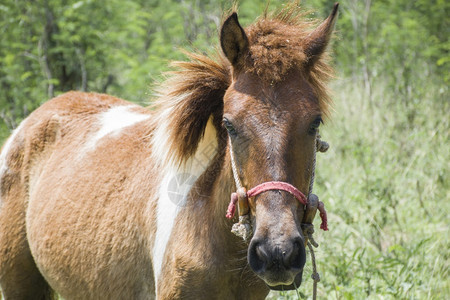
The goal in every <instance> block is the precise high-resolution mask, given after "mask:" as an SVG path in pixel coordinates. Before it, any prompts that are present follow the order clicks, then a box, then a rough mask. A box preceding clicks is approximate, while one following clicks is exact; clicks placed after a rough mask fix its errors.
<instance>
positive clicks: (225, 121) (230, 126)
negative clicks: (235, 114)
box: [222, 118, 236, 135]
mask: <svg viewBox="0 0 450 300" xmlns="http://www.w3.org/2000/svg"><path fill="white" fill-rule="evenodd" d="M222 122H223V127H225V129H226V130H227V131H228V133H229V134H230V135H236V129H234V127H233V124H231V122H230V121H229V120H228V119H227V118H223V121H222Z"/></svg>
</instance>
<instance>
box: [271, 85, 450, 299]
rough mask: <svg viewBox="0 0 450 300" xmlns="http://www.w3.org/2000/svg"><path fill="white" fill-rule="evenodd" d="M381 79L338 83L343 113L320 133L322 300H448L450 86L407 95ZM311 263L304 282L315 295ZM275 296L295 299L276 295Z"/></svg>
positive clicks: (305, 292)
mask: <svg viewBox="0 0 450 300" xmlns="http://www.w3.org/2000/svg"><path fill="white" fill-rule="evenodd" d="M386 87H387V85H385V84H378V85H374V87H373V89H372V90H373V91H372V95H371V97H370V100H369V97H368V96H367V95H365V94H364V92H363V91H362V89H361V88H358V87H357V86H356V84H353V83H352V82H350V81H348V82H345V81H343V80H340V81H337V82H335V83H334V90H335V95H334V99H335V111H334V113H333V115H332V118H331V120H329V121H328V122H327V124H326V125H325V126H324V127H323V128H322V129H321V135H322V138H323V139H324V140H326V141H328V142H329V143H330V146H331V148H330V150H329V151H328V152H326V153H325V154H319V156H318V166H317V175H316V176H317V179H316V180H317V181H316V185H315V193H317V194H318V196H319V197H320V198H321V200H322V201H324V202H325V204H326V207H327V210H328V213H329V227H330V231H328V232H319V231H318V232H317V233H316V240H317V241H318V242H319V244H320V247H319V248H318V249H317V251H316V259H317V263H318V268H319V272H320V274H321V278H322V280H321V282H320V283H319V291H318V296H319V298H322V299H448V297H449V295H450V279H449V261H450V259H449V258H450V251H449V249H450V243H449V233H448V232H449V231H448V230H449V228H448V225H449V215H448V213H449V206H450V201H449V200H450V192H449V191H450V190H449V182H450V181H449V175H448V171H449V170H450V168H449V162H450V144H449V141H450V140H449V134H450V126H449V112H450V109H449V108H450V107H449V106H450V105H449V99H448V93H447V90H446V89H442V88H441V89H438V88H434V87H433V84H430V85H428V86H427V87H426V88H425V89H424V90H423V91H422V92H420V91H417V92H416V93H415V94H414V96H411V97H409V98H408V100H405V97H400V96H397V95H395V94H393V93H392V92H390V91H389V90H388V88H386ZM309 274H311V266H310V263H309V262H307V269H306V270H305V271H304V282H303V284H302V286H301V287H300V293H301V296H302V298H311V294H312V280H311V279H310V278H309ZM268 298H269V299H297V298H298V296H297V293H296V292H295V291H293V292H286V293H284V294H283V293H281V294H280V293H275V292H272V293H271V294H270V295H269V297H268Z"/></svg>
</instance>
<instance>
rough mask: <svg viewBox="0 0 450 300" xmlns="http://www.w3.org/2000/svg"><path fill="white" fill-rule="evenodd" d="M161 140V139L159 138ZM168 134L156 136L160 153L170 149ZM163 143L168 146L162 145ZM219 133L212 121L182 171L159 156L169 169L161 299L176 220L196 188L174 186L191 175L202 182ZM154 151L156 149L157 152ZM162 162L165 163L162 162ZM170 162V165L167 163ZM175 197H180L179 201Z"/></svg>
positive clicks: (160, 245)
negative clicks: (185, 175)
mask: <svg viewBox="0 0 450 300" xmlns="http://www.w3.org/2000/svg"><path fill="white" fill-rule="evenodd" d="M161 125H162V127H160V128H166V129H167V128H168V125H164V124H161ZM156 137H158V138H156ZM168 141H169V139H168V138H167V133H166V134H165V135H164V134H163V132H162V131H160V132H159V133H157V135H154V138H153V141H152V144H153V146H152V147H154V146H157V150H156V151H158V150H161V149H164V148H165V149H170V147H168V145H167V142H168ZM161 143H165V144H163V145H161ZM217 146H218V143H217V133H216V129H215V127H214V125H213V123H212V119H211V118H210V119H209V120H208V123H207V125H206V129H205V134H204V136H203V139H202V140H201V141H200V143H199V145H198V148H197V151H196V153H195V154H194V155H193V156H192V157H191V158H190V159H189V160H188V161H187V162H185V163H184V164H182V167H180V168H177V167H174V166H173V164H170V163H167V162H166V159H167V157H168V156H167V153H164V152H162V151H161V152H155V153H154V156H158V155H159V160H160V162H161V166H167V167H166V170H164V173H165V175H164V177H163V179H162V181H161V185H160V188H159V198H158V203H157V215H156V235H155V243H154V246H153V270H154V278H155V293H156V296H157V295H158V280H159V278H160V276H161V269H162V263H163V261H164V257H165V254H166V251H167V249H166V248H167V243H168V242H169V239H170V237H171V234H172V230H173V227H174V226H176V224H175V219H176V217H177V215H178V213H179V212H180V211H182V209H183V207H184V206H185V205H186V200H187V196H188V194H189V192H190V190H191V187H192V185H190V186H186V185H185V184H182V185H177V184H175V185H174V184H173V183H174V181H175V182H177V181H176V178H177V176H180V175H182V174H188V176H189V178H195V179H197V178H199V177H200V176H201V175H202V174H203V172H205V170H206V168H207V167H208V165H209V164H210V162H211V160H212V159H213V158H214V156H215V155H216V153H217ZM153 149H154V148H153ZM161 160H162V161H161ZM164 162H166V164H165V163H164ZM173 195H176V200H175V198H174V196H173Z"/></svg>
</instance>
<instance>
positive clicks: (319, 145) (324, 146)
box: [304, 131, 329, 300]
mask: <svg viewBox="0 0 450 300" xmlns="http://www.w3.org/2000/svg"><path fill="white" fill-rule="evenodd" d="M328 148H329V145H328V143H327V142H325V141H322V140H321V139H320V134H319V131H317V134H316V146H315V147H314V160H313V165H312V172H311V182H310V183H309V193H308V195H311V193H312V190H313V187H314V179H315V175H316V154H317V151H320V152H325V151H327V150H328ZM320 207H321V203H320V202H319V207H318V209H319V211H320V213H321V214H323V212H322V210H321V208H320ZM322 207H323V204H322ZM304 233H306V234H307V236H308V243H307V246H308V249H309V254H310V255H311V264H312V267H313V273H312V274H311V278H312V280H313V281H314V282H313V300H316V299H317V284H318V282H319V281H320V275H319V272H317V266H316V256H315V254H314V248H313V246H314V247H315V248H317V247H319V244H317V242H316V241H315V240H314V238H313V233H314V226H313V225H312V224H311V225H310V226H308V227H307V228H306V230H304Z"/></svg>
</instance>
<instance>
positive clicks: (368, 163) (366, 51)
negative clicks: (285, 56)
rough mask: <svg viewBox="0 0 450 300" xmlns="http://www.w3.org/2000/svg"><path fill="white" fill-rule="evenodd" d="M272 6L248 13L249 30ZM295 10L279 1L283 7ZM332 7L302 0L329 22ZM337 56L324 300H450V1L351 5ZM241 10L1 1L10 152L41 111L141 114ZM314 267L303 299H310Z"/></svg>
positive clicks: (0, 104)
mask: <svg viewBox="0 0 450 300" xmlns="http://www.w3.org/2000/svg"><path fill="white" fill-rule="evenodd" d="M266 2H267V1H266V0H245V1H241V3H240V4H239V16H240V22H241V24H243V25H244V26H245V25H246V24H250V23H251V22H252V21H253V20H255V18H257V17H258V16H259V15H260V14H261V13H262V12H263V11H264V9H265V7H266ZM283 2H285V1H279V0H278V1H277V0H272V1H270V5H269V7H270V8H273V9H274V8H280V7H282V6H283ZM333 3H334V1H325V0H305V1H302V3H301V5H302V6H303V7H304V8H305V9H306V10H309V11H310V12H309V14H308V17H310V18H319V19H324V18H325V17H326V16H327V15H328V14H329V12H330V11H331V9H332V6H333ZM340 4H341V6H340V16H339V18H338V21H337V26H336V37H335V39H334V40H333V42H332V44H331V45H330V50H331V51H330V52H331V54H332V64H333V65H334V67H335V69H336V74H335V79H334V80H333V81H332V82H331V87H332V90H333V93H332V95H333V97H332V98H333V99H334V110H333V113H332V114H331V118H330V119H329V120H327V121H326V124H325V126H324V127H322V130H321V134H322V138H323V139H324V140H326V141H328V142H329V143H330V146H331V148H330V150H329V151H328V152H326V153H325V154H319V156H318V163H317V165H318V169H317V171H316V173H317V175H316V184H315V193H317V194H318V195H319V196H320V197H321V200H322V201H324V202H325V204H326V206H327V210H328V213H329V227H330V231H328V232H317V234H316V240H317V241H318V242H319V244H320V247H319V248H318V250H317V251H316V257H317V262H318V268H319V272H320V274H321V277H322V281H321V282H320V284H319V293H318V294H319V298H327V299H366V298H368V299H448V297H449V295H450V278H449V265H450V251H449V249H450V242H449V241H450V239H449V238H450V236H449V207H450V201H449V200H450V189H449V185H450V184H449V183H450V180H449V170H450V168H449V167H450V143H449V142H450V139H449V136H450V126H449V119H450V105H449V103H450V98H449V92H448V85H449V82H450V54H449V50H450V43H449V35H450V17H449V16H450V2H449V1H447V0H416V1H414V0H342V1H340ZM231 6H232V3H231V1H230V0H228V1H224V0H192V1H187V0H178V1H175V0H108V1H94V0H82V1H76V0H37V1H32V0H30V1H25V0H2V1H1V2H0V143H3V142H4V140H5V139H6V138H7V137H8V135H9V134H10V132H11V130H12V129H14V128H15V127H17V126H18V124H19V123H20V121H21V120H22V119H23V118H25V117H26V116H27V115H28V114H29V113H30V112H32V111H33V110H34V109H35V108H37V107H38V106H39V105H41V104H42V103H43V102H45V101H46V100H48V99H49V98H52V97H54V96H56V95H59V94H61V93H63V92H65V91H69V90H83V91H95V92H103V93H109V94H112V95H115V96H118V97H122V98H124V99H127V100H131V101H134V102H136V103H139V104H141V105H148V104H149V103H151V101H152V86H153V85H155V84H157V83H158V81H160V80H161V78H162V76H161V73H162V72H164V71H167V70H169V62H170V61H171V60H183V59H184V56H183V54H182V53H181V52H180V51H179V50H180V49H187V50H189V51H193V50H195V51H198V52H203V53H211V52H212V51H214V49H215V48H216V47H217V45H218V27H219V26H220V22H221V20H222V16H223V13H224V11H227V10H228V9H229V8H230V7H231ZM310 273H311V266H310V264H308V263H307V269H306V270H305V271H304V283H303V284H302V286H301V287H300V289H299V290H298V291H297V292H296V291H293V292H281V293H279V292H277V293H275V292H272V293H271V294H270V295H269V297H268V298H269V299H297V298H299V297H300V298H302V299H306V298H310V297H311V293H312V280H311V279H310V278H309V274H310Z"/></svg>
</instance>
